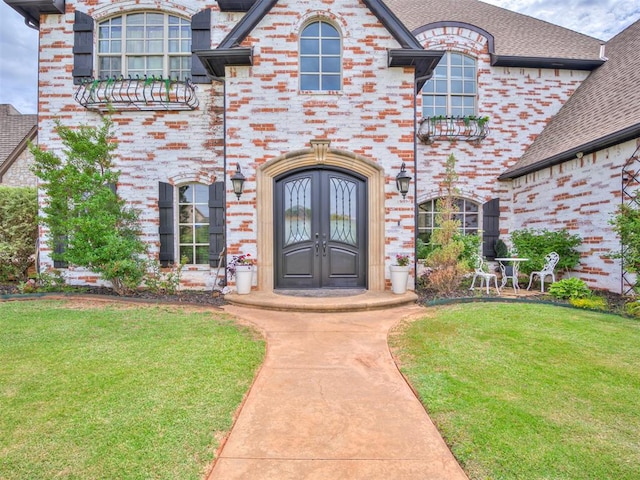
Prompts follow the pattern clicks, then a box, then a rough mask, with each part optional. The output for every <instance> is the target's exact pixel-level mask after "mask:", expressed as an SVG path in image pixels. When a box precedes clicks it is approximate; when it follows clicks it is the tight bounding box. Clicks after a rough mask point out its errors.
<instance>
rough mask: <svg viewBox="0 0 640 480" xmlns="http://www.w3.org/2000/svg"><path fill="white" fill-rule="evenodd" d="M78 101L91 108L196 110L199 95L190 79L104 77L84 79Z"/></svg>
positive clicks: (77, 96)
mask: <svg viewBox="0 0 640 480" xmlns="http://www.w3.org/2000/svg"><path fill="white" fill-rule="evenodd" d="M75 99H76V101H77V102H78V103H79V104H80V105H82V106H83V107H85V108H87V109H89V110H96V111H100V112H106V111H109V110H112V109H113V110H116V111H124V110H194V109H195V108H196V107H197V106H198V97H197V96H196V91H195V87H194V85H193V84H192V83H191V82H190V81H189V80H171V79H169V78H162V77H159V78H157V77H146V76H145V77H143V78H139V77H136V78H131V77H129V78H124V77H120V78H100V79H88V80H86V81H84V82H83V83H82V84H81V85H80V87H78V90H77V91H76V94H75Z"/></svg>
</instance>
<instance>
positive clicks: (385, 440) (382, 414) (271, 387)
mask: <svg viewBox="0 0 640 480" xmlns="http://www.w3.org/2000/svg"><path fill="white" fill-rule="evenodd" d="M225 310H226V311H227V312H228V313H230V314H232V315H235V316H237V317H238V318H240V319H243V320H244V321H247V322H250V323H252V324H254V325H256V326H257V327H258V328H259V329H261V330H262V331H263V332H264V334H265V336H266V339H267V345H268V347H267V355H266V359H265V363H264V366H263V367H262V369H261V371H260V373H259V375H258V377H257V379H256V381H255V383H254V385H253V387H252V389H251V391H250V393H249V395H248V397H247V399H246V402H245V404H244V406H243V407H242V410H241V412H240V414H239V416H238V419H237V422H236V424H235V426H234V428H233V430H232V432H231V434H230V436H229V438H228V440H227V442H226V444H225V445H224V447H223V449H222V451H221V452H220V454H219V457H218V460H217V462H216V464H215V466H214V468H213V470H212V472H211V474H210V476H209V480H214V479H216V480H217V479H219V480H233V479H250V480H262V479H274V480H287V479H291V480H293V479H295V480H301V479H309V480H311V479H321V480H328V479H330V480H343V479H345V480H346V479H348V480H351V479H367V480H375V479H385V480H390V479H393V480H401V479H421V480H436V479H437V480H466V479H467V476H466V475H465V474H464V472H463V471H462V469H461V468H460V466H459V465H458V464H457V462H456V460H455V459H454V457H453V455H452V454H451V452H450V451H449V449H448V448H447V446H446V445H445V443H444V441H443V440H442V438H441V436H440V434H439V433H438V431H437V430H436V429H435V427H434V425H433V423H432V422H431V420H430V419H429V417H428V416H427V414H426V412H425V410H424V408H423V407H422V405H421V404H420V402H419V401H418V400H417V398H416V397H415V395H414V394H413V392H412V391H411V389H410V388H409V386H408V385H407V384H406V382H405V381H404V379H403V377H402V376H401V375H400V373H399V372H398V370H397V368H396V366H395V364H394V362H393V359H392V358H391V355H390V353H389V350H388V347H387V332H388V331H389V328H391V327H392V326H393V325H395V324H396V323H397V322H398V321H399V320H401V319H402V318H406V317H408V316H411V315H416V314H419V313H420V312H423V311H424V310H422V309H421V308H419V307H416V306H408V307H407V306H405V307H399V308H394V309H389V310H378V311H368V312H349V313H310V312H305V313H296V312H278V311H266V310H258V309H251V308H246V307H238V306H226V307H225Z"/></svg>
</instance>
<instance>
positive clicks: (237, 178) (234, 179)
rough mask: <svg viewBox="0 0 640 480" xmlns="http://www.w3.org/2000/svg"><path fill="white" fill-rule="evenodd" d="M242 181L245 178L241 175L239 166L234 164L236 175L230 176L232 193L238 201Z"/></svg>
mask: <svg viewBox="0 0 640 480" xmlns="http://www.w3.org/2000/svg"><path fill="white" fill-rule="evenodd" d="M244 181H245V178H244V175H243V174H242V170H240V164H239V163H236V173H234V174H233V175H232V176H231V183H232V184H233V193H235V194H236V197H238V200H240V196H241V195H242V190H243V189H244Z"/></svg>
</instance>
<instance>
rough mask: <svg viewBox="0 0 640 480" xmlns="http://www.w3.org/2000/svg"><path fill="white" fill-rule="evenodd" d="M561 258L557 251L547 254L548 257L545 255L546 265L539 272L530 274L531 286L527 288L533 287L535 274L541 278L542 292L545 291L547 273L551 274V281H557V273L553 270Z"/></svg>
mask: <svg viewBox="0 0 640 480" xmlns="http://www.w3.org/2000/svg"><path fill="white" fill-rule="evenodd" d="M559 260H560V255H558V254H557V253H556V252H551V253H549V254H547V256H546V257H544V267H542V270H540V271H539V272H531V275H529V286H528V287H527V290H529V289H530V288H531V283H532V282H533V276H534V275H537V276H538V278H539V279H540V285H541V288H540V291H541V292H542V293H544V277H546V276H547V275H550V276H551V282H552V283H553V282H555V281H556V275H555V273H553V270H554V269H555V268H556V265H557V264H558V261H559Z"/></svg>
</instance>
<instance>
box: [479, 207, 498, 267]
mask: <svg viewBox="0 0 640 480" xmlns="http://www.w3.org/2000/svg"><path fill="white" fill-rule="evenodd" d="M482 226H483V233H482V255H483V256H485V257H487V258H490V259H493V258H495V256H496V252H495V249H494V247H495V244H496V240H498V238H499V237H500V199H499V198H494V199H493V200H489V201H488V202H487V203H485V204H484V205H483V206H482Z"/></svg>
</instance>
